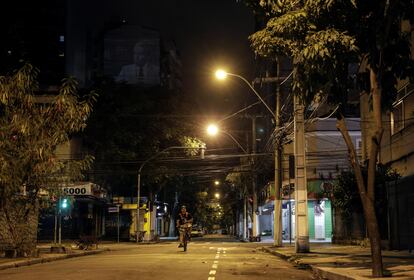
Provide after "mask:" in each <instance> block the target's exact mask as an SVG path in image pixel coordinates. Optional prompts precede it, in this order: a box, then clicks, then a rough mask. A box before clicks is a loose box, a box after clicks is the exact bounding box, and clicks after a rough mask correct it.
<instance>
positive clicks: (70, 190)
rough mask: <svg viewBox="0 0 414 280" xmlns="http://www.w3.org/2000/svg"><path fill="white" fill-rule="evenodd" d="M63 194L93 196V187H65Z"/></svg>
mask: <svg viewBox="0 0 414 280" xmlns="http://www.w3.org/2000/svg"><path fill="white" fill-rule="evenodd" d="M63 192H64V193H65V194H66V195H91V194H92V192H91V186H74V187H65V188H63Z"/></svg>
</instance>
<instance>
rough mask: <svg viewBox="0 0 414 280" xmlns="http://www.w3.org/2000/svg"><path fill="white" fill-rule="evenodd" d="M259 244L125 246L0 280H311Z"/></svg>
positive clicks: (0, 274)
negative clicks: (259, 247) (183, 248)
mask: <svg viewBox="0 0 414 280" xmlns="http://www.w3.org/2000/svg"><path fill="white" fill-rule="evenodd" d="M258 246H259V244H257V243H256V244H255V243H239V242H222V241H205V240H200V241H194V242H192V243H190V244H189V250H188V251H187V252H182V250H181V249H178V248H177V244H176V243H173V242H172V243H160V244H152V245H135V244H132V243H131V244H130V245H126V246H123V247H122V249H118V250H113V251H109V252H105V253H102V254H98V255H91V256H85V257H78V258H72V259H66V260H61V261H55V262H51V263H45V264H38V265H33V266H27V267H20V268H12V269H7V270H3V271H0V279H2V280H32V279H33V280H34V279H36V280H39V279H42V280H45V279H59V280H65V279H67V280H129V279H139V280H147V279H148V280H149V279H157V280H164V279H165V280H172V279H177V280H178V279H182V280H193V279H195V280H198V279H201V280H222V279H223V280H224V279H226V280H232V279H246V280H247V279H260V280H262V279H263V280H267V279H269V280H270V279H272V280H274V279H313V277H312V274H311V273H310V272H309V271H306V270H299V269H296V268H294V267H293V266H292V264H290V263H288V262H286V261H283V260H281V259H279V258H277V257H275V256H272V255H269V254H267V253H264V252H261V251H260V250H257V249H256V247H258Z"/></svg>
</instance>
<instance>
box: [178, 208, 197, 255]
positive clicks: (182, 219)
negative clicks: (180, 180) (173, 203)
mask: <svg viewBox="0 0 414 280" xmlns="http://www.w3.org/2000/svg"><path fill="white" fill-rule="evenodd" d="M192 223H193V216H192V215H191V214H190V213H189V212H187V207H186V206H185V205H183V206H181V211H180V213H179V214H178V218H177V228H178V229H179V232H180V245H178V248H180V247H183V246H184V245H183V241H184V233H185V230H182V229H181V227H182V226H187V229H186V230H190V229H189V228H191V224H192ZM180 229H181V230H180Z"/></svg>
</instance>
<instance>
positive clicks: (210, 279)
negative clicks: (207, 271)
mask: <svg viewBox="0 0 414 280" xmlns="http://www.w3.org/2000/svg"><path fill="white" fill-rule="evenodd" d="M215 279H216V277H208V279H207V280H215Z"/></svg>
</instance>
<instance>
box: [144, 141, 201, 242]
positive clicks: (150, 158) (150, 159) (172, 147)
mask: <svg viewBox="0 0 414 280" xmlns="http://www.w3.org/2000/svg"><path fill="white" fill-rule="evenodd" d="M177 149H181V150H185V149H199V150H200V155H201V159H204V151H205V149H206V147H205V145H203V146H201V147H184V146H171V147H168V148H165V149H164V150H162V151H160V152H158V153H156V154H155V155H153V156H151V157H149V158H148V159H146V160H145V161H144V162H143V163H141V165H140V166H139V168H138V178H137V219H136V223H137V225H136V242H137V243H138V242H139V240H138V239H139V238H138V237H139V230H140V226H139V201H140V200H141V172H142V169H143V168H144V166H145V165H146V164H147V163H148V162H150V161H152V160H154V159H155V158H157V157H158V156H160V155H161V154H163V153H165V152H167V151H170V150H177Z"/></svg>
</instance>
